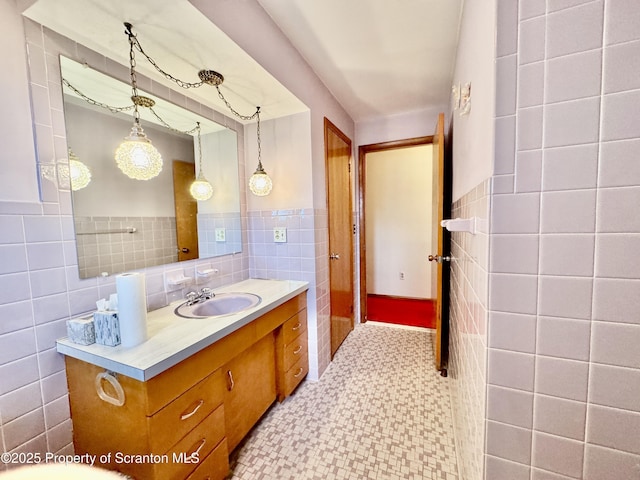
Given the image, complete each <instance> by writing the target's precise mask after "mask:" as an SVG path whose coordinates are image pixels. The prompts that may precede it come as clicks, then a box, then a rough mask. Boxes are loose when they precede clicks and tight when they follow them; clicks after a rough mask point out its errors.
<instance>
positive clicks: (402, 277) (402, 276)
mask: <svg viewBox="0 0 640 480" xmlns="http://www.w3.org/2000/svg"><path fill="white" fill-rule="evenodd" d="M400 280H404V272H400Z"/></svg>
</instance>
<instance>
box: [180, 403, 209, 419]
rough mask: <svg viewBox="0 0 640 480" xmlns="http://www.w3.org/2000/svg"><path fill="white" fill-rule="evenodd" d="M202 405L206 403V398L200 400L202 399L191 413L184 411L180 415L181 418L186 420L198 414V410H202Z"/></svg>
mask: <svg viewBox="0 0 640 480" xmlns="http://www.w3.org/2000/svg"><path fill="white" fill-rule="evenodd" d="M202 405H204V400H200V401H199V402H198V403H197V404H196V406H195V407H194V409H193V410H191V411H190V412H189V413H183V414H182V415H180V420H186V419H188V418H191V417H193V416H194V415H195V414H196V412H197V411H198V410H200V407H201V406H202Z"/></svg>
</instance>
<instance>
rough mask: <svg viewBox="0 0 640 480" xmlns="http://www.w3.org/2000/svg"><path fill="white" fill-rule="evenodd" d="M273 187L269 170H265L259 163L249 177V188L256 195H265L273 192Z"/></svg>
mask: <svg viewBox="0 0 640 480" xmlns="http://www.w3.org/2000/svg"><path fill="white" fill-rule="evenodd" d="M271 188H273V182H271V178H269V175H267V172H265V171H264V169H263V168H262V165H258V168H257V169H256V171H255V172H254V173H253V175H251V178H250V179H249V190H251V193H253V194H254V195H257V196H259V197H264V196H265V195H269V194H270V193H271Z"/></svg>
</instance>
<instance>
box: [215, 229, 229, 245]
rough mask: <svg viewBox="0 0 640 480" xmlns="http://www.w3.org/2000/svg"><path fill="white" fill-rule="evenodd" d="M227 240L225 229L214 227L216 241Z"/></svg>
mask: <svg viewBox="0 0 640 480" xmlns="http://www.w3.org/2000/svg"><path fill="white" fill-rule="evenodd" d="M226 241H227V229H226V228H224V227H222V228H216V242H226Z"/></svg>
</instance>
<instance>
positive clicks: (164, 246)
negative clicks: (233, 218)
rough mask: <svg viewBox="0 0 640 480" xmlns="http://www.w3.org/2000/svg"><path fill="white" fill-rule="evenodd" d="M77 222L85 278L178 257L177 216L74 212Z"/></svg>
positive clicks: (82, 272) (172, 259)
mask: <svg viewBox="0 0 640 480" xmlns="http://www.w3.org/2000/svg"><path fill="white" fill-rule="evenodd" d="M74 223H75V231H76V246H77V249H78V269H79V270H80V276H81V277H82V278H87V277H97V276H100V275H101V274H102V273H103V272H106V273H108V274H113V273H114V272H116V273H119V272H124V271H126V270H133V269H136V268H145V267H153V266H156V265H165V264H167V263H174V262H177V261H178V246H177V244H176V219H175V217H78V216H74ZM239 223H240V222H239V221H238V224H239ZM114 231H115V233H108V232H114Z"/></svg>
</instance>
